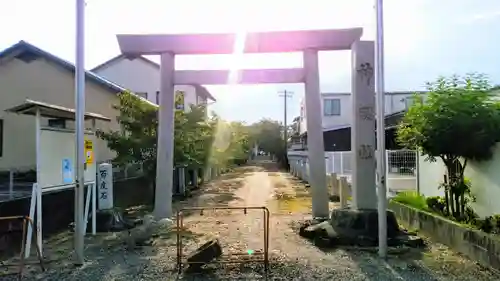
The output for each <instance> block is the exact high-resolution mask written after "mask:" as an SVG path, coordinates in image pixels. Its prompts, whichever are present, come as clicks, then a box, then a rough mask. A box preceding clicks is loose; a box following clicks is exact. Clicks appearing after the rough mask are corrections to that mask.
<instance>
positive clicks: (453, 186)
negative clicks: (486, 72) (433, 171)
mask: <svg viewBox="0 0 500 281" xmlns="http://www.w3.org/2000/svg"><path fill="white" fill-rule="evenodd" d="M427 87H428V94H427V97H426V99H425V100H424V98H423V97H419V96H415V97H414V99H415V102H414V104H413V105H412V106H411V107H410V108H409V110H408V112H407V113H406V114H405V116H404V118H403V121H402V123H401V124H400V127H399V128H398V135H397V137H398V141H399V142H400V143H401V144H402V145H404V146H405V147H407V148H411V149H417V148H418V149H419V150H420V151H421V152H422V154H423V155H426V156H427V158H428V160H430V161H436V158H440V159H441V160H442V161H443V163H444V165H445V166H446V170H447V175H445V179H446V180H445V182H444V183H443V185H442V186H443V187H444V189H445V195H446V196H445V200H446V206H447V207H446V210H447V212H448V214H452V215H454V216H455V217H457V218H459V217H462V216H463V215H464V213H465V205H466V203H467V198H466V197H465V196H466V195H468V194H469V192H470V183H469V182H467V181H466V180H465V178H464V171H465V168H466V167H467V162H468V161H470V160H473V161H483V160H487V159H489V158H491V157H492V149H493V147H494V146H495V144H496V143H497V142H498V141H500V107H499V103H498V102H496V101H495V100H494V99H492V95H491V87H490V85H489V83H488V81H487V80H486V79H485V78H484V76H483V75H478V74H471V75H467V76H465V77H459V76H452V77H448V78H445V77H441V78H439V79H437V80H436V81H435V82H432V83H428V85H427Z"/></svg>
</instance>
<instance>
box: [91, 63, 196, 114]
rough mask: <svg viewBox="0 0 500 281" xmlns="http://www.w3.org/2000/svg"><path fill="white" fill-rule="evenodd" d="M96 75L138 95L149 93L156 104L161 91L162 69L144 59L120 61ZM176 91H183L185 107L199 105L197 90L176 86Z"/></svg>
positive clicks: (190, 87)
mask: <svg viewBox="0 0 500 281" xmlns="http://www.w3.org/2000/svg"><path fill="white" fill-rule="evenodd" d="M95 73H96V74H97V75H99V76H102V77H104V78H105V79H107V80H109V81H112V82H114V83H116V84H118V85H120V86H122V87H124V88H127V89H129V90H131V91H132V92H136V93H147V99H148V100H149V101H151V102H154V103H156V92H157V91H159V90H160V69H159V68H158V67H157V66H154V65H152V64H150V63H148V62H145V61H144V60H142V59H139V58H137V59H133V60H130V59H126V58H123V59H120V60H119V61H116V62H111V63H110V65H108V66H105V67H103V68H100V69H98V70H97V71H95ZM175 90H176V91H183V92H184V93H185V95H184V107H185V108H189V105H190V104H198V100H197V95H196V89H195V87H194V86H190V85H176V86H175Z"/></svg>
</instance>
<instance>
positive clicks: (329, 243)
mask: <svg viewBox="0 0 500 281" xmlns="http://www.w3.org/2000/svg"><path fill="white" fill-rule="evenodd" d="M299 235H300V236H302V237H305V238H308V239H310V240H312V242H313V243H314V244H315V245H316V246H318V247H320V248H335V247H338V246H358V247H376V246H377V245H378V213H377V210H371V209H370V210H354V209H350V208H344V209H334V210H333V211H332V212H331V217H330V219H329V220H328V219H326V220H325V219H323V220H318V219H313V220H311V221H306V222H304V223H303V224H302V226H301V227H300V229H299ZM387 244H388V246H390V247H396V249H397V248H398V247H400V246H407V247H413V248H421V247H424V246H425V244H424V241H423V240H422V238H420V237H417V236H414V234H412V233H409V232H407V231H405V230H400V229H399V226H398V223H397V220H396V217H395V216H394V213H393V212H392V211H387Z"/></svg>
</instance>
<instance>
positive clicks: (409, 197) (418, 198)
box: [392, 191, 429, 211]
mask: <svg viewBox="0 0 500 281" xmlns="http://www.w3.org/2000/svg"><path fill="white" fill-rule="evenodd" d="M392 200H394V201H395V202H398V203H401V204H405V205H408V206H411V207H414V208H417V209H419V210H424V211H429V207H428V206H427V201H426V199H425V197H424V196H423V195H420V194H418V192H416V191H404V192H400V193H398V194H397V195H396V196H395V197H394V198H392Z"/></svg>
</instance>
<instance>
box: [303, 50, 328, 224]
mask: <svg viewBox="0 0 500 281" xmlns="http://www.w3.org/2000/svg"><path fill="white" fill-rule="evenodd" d="M303 54H304V71H305V73H304V74H305V79H304V85H305V90H306V92H305V102H306V112H307V118H306V122H307V151H308V155H307V156H308V159H309V183H310V184H311V187H312V188H311V193H312V202H313V204H312V213H313V216H314V217H323V218H327V217H328V216H329V215H330V209H329V208H328V201H329V200H330V199H329V196H328V188H327V185H326V165H325V145H324V141H323V118H322V117H323V116H322V113H323V110H322V108H321V92H320V81H319V65H318V51H317V50H310V49H309V50H304V53H303Z"/></svg>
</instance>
